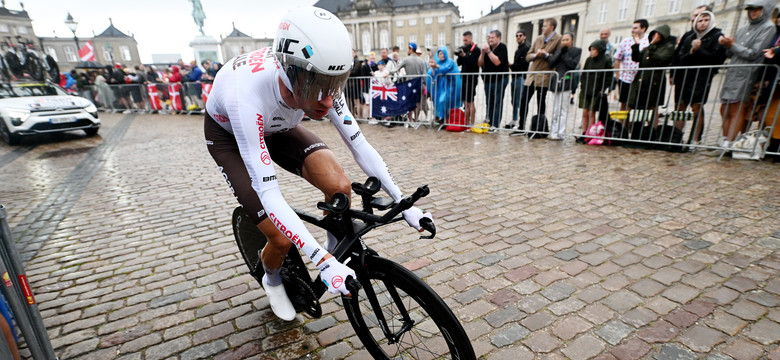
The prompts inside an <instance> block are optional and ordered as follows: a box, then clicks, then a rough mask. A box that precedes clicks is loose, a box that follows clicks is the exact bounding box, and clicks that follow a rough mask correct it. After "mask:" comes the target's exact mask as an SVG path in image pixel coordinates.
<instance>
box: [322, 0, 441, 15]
mask: <svg viewBox="0 0 780 360" xmlns="http://www.w3.org/2000/svg"><path fill="white" fill-rule="evenodd" d="M353 2H358V1H353V0H319V1H317V3H316V4H314V6H316V7H320V8H323V9H325V10H328V11H330V12H332V13H334V14H335V13H337V12H340V11H348V10H351V9H352V3H353ZM368 2H373V3H374V7H375V8H377V9H381V8H401V7H406V6H420V5H429V4H442V5H445V4H446V3H445V2H444V1H442V0H369V1H368Z"/></svg>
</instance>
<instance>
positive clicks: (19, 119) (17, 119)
mask: <svg viewBox="0 0 780 360" xmlns="http://www.w3.org/2000/svg"><path fill="white" fill-rule="evenodd" d="M29 117H30V112H29V111H24V110H9V111H8V118H9V119H10V120H11V124H13V125H14V126H19V125H22V123H23V122H24V121H25V120H27V118H29Z"/></svg>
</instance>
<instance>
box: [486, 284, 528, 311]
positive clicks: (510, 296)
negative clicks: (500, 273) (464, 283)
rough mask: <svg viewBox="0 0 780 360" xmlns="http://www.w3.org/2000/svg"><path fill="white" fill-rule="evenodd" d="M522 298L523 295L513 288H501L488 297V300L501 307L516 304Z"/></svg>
mask: <svg viewBox="0 0 780 360" xmlns="http://www.w3.org/2000/svg"><path fill="white" fill-rule="evenodd" d="M520 299H522V296H520V294H518V293H517V292H516V291H514V290H512V289H511V288H504V289H501V290H499V291H497V292H495V293H493V295H490V296H488V297H487V300H488V301H490V302H491V303H493V304H496V305H497V306H500V307H506V306H510V305H513V304H516V303H517V302H518V301H519V300H520Z"/></svg>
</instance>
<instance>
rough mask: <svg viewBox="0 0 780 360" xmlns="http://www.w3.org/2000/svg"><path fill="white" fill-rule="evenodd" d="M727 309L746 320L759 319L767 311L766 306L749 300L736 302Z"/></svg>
mask: <svg viewBox="0 0 780 360" xmlns="http://www.w3.org/2000/svg"><path fill="white" fill-rule="evenodd" d="M727 311H728V312H729V313H731V314H732V315H735V316H737V317H740V318H742V319H745V320H758V319H759V318H761V317H762V316H764V314H766V312H767V310H766V308H765V307H763V306H761V305H758V304H756V303H754V302H752V301H748V300H741V301H738V302H736V303H734V305H732V306H731V308H730V309H729V310H727Z"/></svg>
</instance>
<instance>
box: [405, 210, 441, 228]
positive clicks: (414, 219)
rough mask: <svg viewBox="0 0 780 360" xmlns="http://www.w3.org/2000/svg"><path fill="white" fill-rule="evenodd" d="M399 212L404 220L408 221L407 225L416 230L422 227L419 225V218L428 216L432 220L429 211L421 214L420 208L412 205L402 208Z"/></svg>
mask: <svg viewBox="0 0 780 360" xmlns="http://www.w3.org/2000/svg"><path fill="white" fill-rule="evenodd" d="M401 214H403V215H404V220H406V222H407V223H409V226H411V227H413V228H415V230H417V231H422V228H421V227H420V219H422V218H429V219H431V220H433V216H432V215H431V213H425V214H423V212H422V210H420V209H418V208H416V207H414V206H412V207H410V208H408V209H406V210H404V211H403V212H402V213H401Z"/></svg>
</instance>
